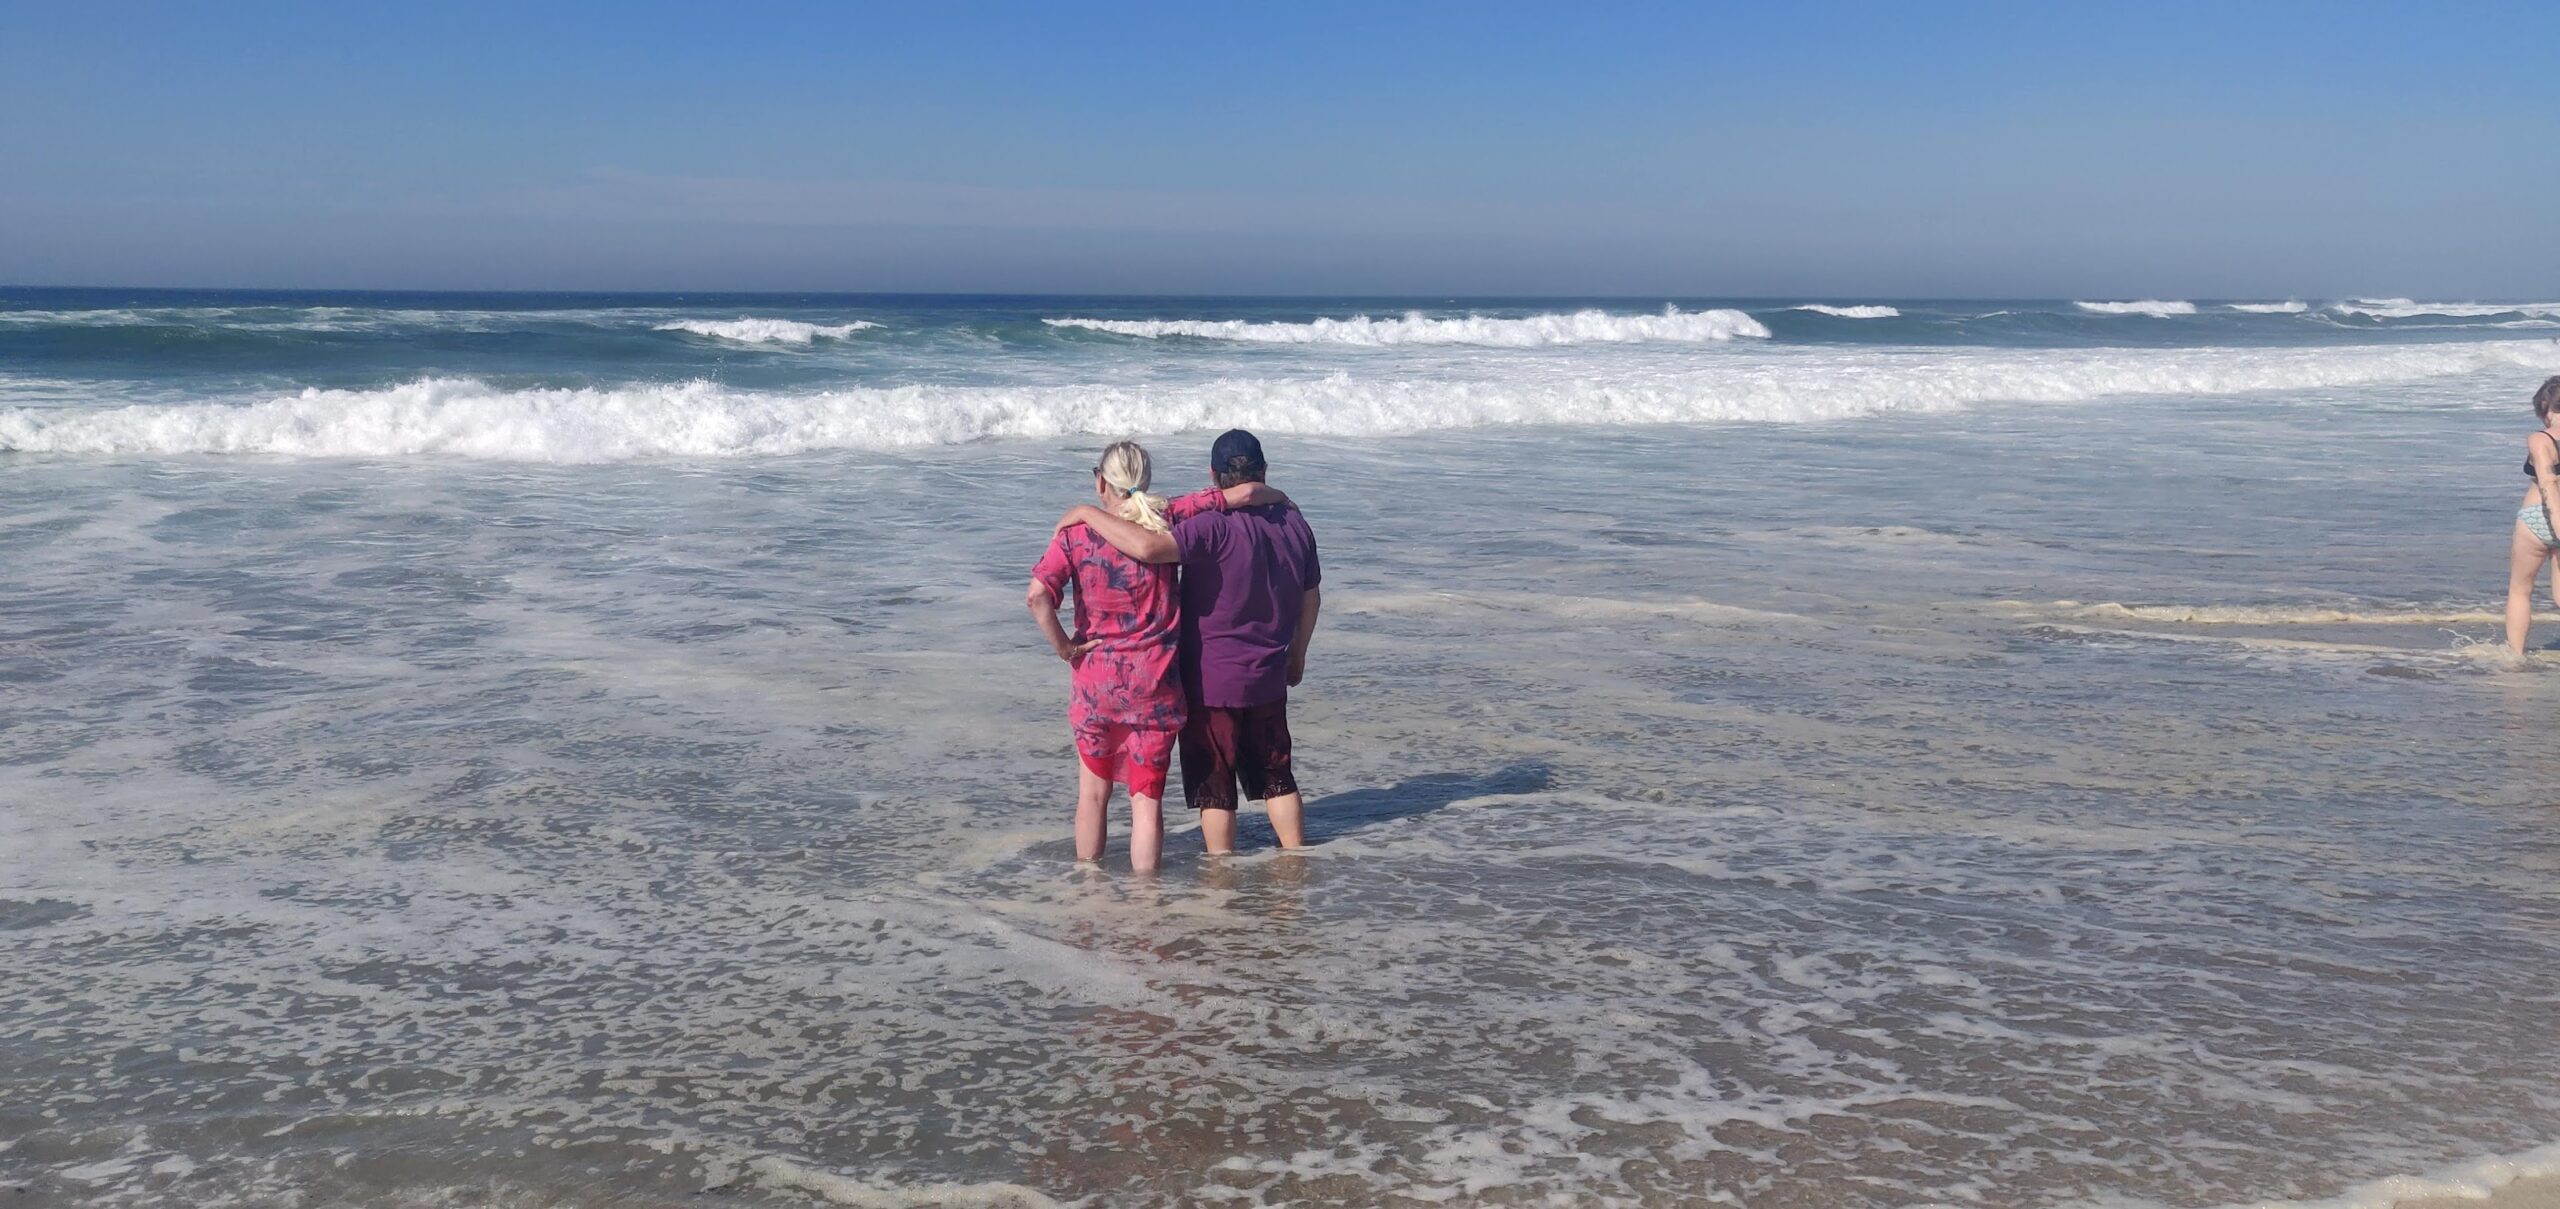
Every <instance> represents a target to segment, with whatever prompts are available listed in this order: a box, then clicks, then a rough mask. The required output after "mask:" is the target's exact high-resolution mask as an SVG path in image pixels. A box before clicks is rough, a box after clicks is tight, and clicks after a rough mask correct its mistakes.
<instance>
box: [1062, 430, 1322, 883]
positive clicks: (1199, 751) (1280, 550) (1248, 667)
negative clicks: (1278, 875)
mask: <svg viewBox="0 0 2560 1209" xmlns="http://www.w3.org/2000/svg"><path fill="white" fill-rule="evenodd" d="M1267 470H1268V467H1267V465H1266V464H1265V463H1264V461H1263V458H1262V442H1260V441H1258V440H1256V439H1254V435H1253V434H1252V433H1249V432H1246V431H1245V430H1243V429H1241V428H1237V429H1230V430H1228V431H1227V432H1226V433H1224V434H1222V435H1221V436H1219V438H1218V440H1217V443H1216V444H1214V445H1212V446H1211V447H1210V449H1209V473H1210V475H1211V476H1212V477H1213V478H1214V479H1215V481H1216V483H1217V485H1218V486H1219V487H1220V488H1227V487H1233V486H1236V485H1237V484H1240V483H1259V482H1261V481H1263V475H1264V474H1265V473H1266V471H1267ZM1069 516H1070V517H1071V518H1073V519H1076V520H1081V521H1083V522H1084V523H1085V524H1087V525H1089V526H1091V527H1092V528H1093V531H1094V532H1095V533H1098V534H1100V535H1101V536H1102V538H1103V540H1105V541H1108V542H1110V543H1111V544H1112V545H1114V546H1117V547H1119V548H1120V550H1121V552H1123V553H1125V554H1127V555H1129V556H1130V557H1132V558H1136V559H1139V560H1141V561H1145V562H1153V563H1169V562H1179V563H1181V564H1182V681H1183V688H1184V690H1185V691H1186V692H1187V693H1188V694H1189V696H1190V698H1191V702H1190V704H1191V712H1190V716H1189V720H1188V721H1187V722H1185V723H1184V724H1183V728H1182V738H1181V750H1182V790H1183V796H1184V797H1185V798H1186V799H1187V800H1188V801H1189V802H1190V803H1191V808H1192V809H1194V810H1197V811H1199V812H1200V833H1201V837H1202V838H1203V839H1204V840H1206V841H1207V844H1208V848H1209V851H1210V852H1212V853H1227V852H1233V851H1235V846H1236V803H1237V801H1238V794H1237V785H1238V782H1242V785H1243V795H1242V796H1244V797H1249V798H1257V799H1260V800H1261V802H1262V804H1263V808H1264V809H1265V810H1267V811H1269V812H1270V814H1271V829H1272V830H1273V831H1275V832H1277V833H1279V836H1280V846H1281V847H1283V848H1296V847H1300V846H1302V845H1303V844H1304V843H1305V842H1306V840H1305V833H1304V830H1303V826H1302V823H1301V815H1302V807H1303V802H1302V801H1301V799H1300V798H1299V796H1298V780H1297V777H1296V776H1295V775H1294V773H1293V772H1292V771H1291V768H1290V762H1289V690H1290V688H1291V687H1293V686H1295V685H1296V684H1297V683H1298V679H1299V677H1301V676H1303V675H1305V674H1306V670H1307V643H1308V641H1309V640H1310V639H1311V638H1313V637H1314V636H1315V629H1316V611H1317V608H1318V606H1319V605H1320V604H1321V603H1322V602H1323V595H1322V593H1321V592H1319V591H1318V590H1317V585H1318V583H1319V582H1320V581H1321V580H1322V579H1323V577H1324V572H1323V568H1322V566H1321V565H1320V564H1319V563H1318V562H1317V560H1316V535H1315V532H1314V531H1313V530H1311V529H1309V528H1308V527H1307V518H1306V517H1305V516H1303V515H1301V514H1300V513H1299V512H1298V510H1297V509H1296V508H1293V507H1290V506H1287V505H1278V504H1275V505H1271V506H1268V507H1261V508H1240V509H1236V510H1234V511H1230V512H1203V513H1201V514H1199V515H1197V516H1194V517H1191V518H1189V519H1187V520H1185V521H1183V522H1181V523H1180V524H1177V525H1175V526H1174V527H1173V532H1171V533H1152V532H1149V531H1147V530H1145V529H1142V528H1139V527H1138V526H1137V525H1135V524H1132V523H1130V522H1128V521H1125V520H1122V519H1121V518H1119V517H1117V516H1113V515H1111V514H1109V513H1106V512H1104V511H1102V510H1101V509H1098V508H1092V507H1089V506H1088V507H1086V508H1081V509H1078V510H1077V511H1076V512H1073V513H1070V514H1069Z"/></svg>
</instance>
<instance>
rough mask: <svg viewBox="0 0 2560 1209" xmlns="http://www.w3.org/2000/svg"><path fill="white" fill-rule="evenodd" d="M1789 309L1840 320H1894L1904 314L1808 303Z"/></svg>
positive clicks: (1887, 309)
mask: <svg viewBox="0 0 2560 1209" xmlns="http://www.w3.org/2000/svg"><path fill="white" fill-rule="evenodd" d="M1789 309H1790V310H1798V311H1811V312H1813V313H1814V314H1817V315H1830V316H1832V317H1834V318H1838V319H1894V318H1899V317H1900V316H1901V314H1902V312H1901V311H1899V310H1897V309H1895V308H1893V307H1889V306H1825V305H1823V304H1822V303H1819V302H1808V303H1805V304H1804V305H1802V306H1798V307H1791V308H1789Z"/></svg>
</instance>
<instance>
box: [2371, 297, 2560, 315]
mask: <svg viewBox="0 0 2560 1209" xmlns="http://www.w3.org/2000/svg"><path fill="white" fill-rule="evenodd" d="M2329 309H2330V310H2333V311H2336V312H2337V313H2339V314H2341V315H2362V316H2365V317H2366V318H2369V319H2415V318H2418V317H2420V316H2425V315H2433V316H2442V317H2444V318H2447V319H2485V318H2488V317H2490V316H2492V315H2523V316H2527V317H2530V318H2537V319H2550V318H2560V302H2414V301H2411V300H2410V299H2407V298H2354V299H2349V300H2348V301H2345V302H2340V303H2336V304H2334V305H2332V306H2331V307H2330V308H2329Z"/></svg>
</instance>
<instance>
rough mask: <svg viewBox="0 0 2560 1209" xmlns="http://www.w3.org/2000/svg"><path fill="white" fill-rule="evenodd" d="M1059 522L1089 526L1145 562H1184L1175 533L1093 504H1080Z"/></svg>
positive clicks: (1114, 545) (1129, 554)
mask: <svg viewBox="0 0 2560 1209" xmlns="http://www.w3.org/2000/svg"><path fill="white" fill-rule="evenodd" d="M1058 524H1059V525H1060V526H1061V527H1064V526H1066V525H1070V524H1082V525H1085V526H1086V527H1088V528H1090V529H1092V530H1093V531H1094V532H1095V533H1096V534H1098V535H1100V536H1101V538H1102V540H1104V541H1107V542H1109V543H1111V544H1112V546H1113V547H1115V548H1117V549H1118V550H1119V551H1120V552H1121V553H1122V554H1126V555H1128V556H1129V557H1131V558H1134V559H1137V560H1138V561H1139V562H1142V563H1172V562H1181V561H1182V547H1181V546H1179V545H1177V544H1175V542H1174V540H1173V535H1172V534H1170V533H1158V532H1156V531H1154V530H1152V529H1145V528H1141V527H1139V526H1138V524H1137V523H1136V522H1134V521H1128V520H1123V519H1121V518H1120V517H1117V516H1113V515H1112V514H1110V513H1108V512H1105V511H1103V510H1102V509H1100V508H1096V507H1094V506H1093V505H1091V504H1079V505H1077V506H1076V507H1075V508H1074V509H1072V510H1070V511H1069V512H1068V513H1067V514H1066V516H1064V517H1062V518H1060V519H1059V521H1058Z"/></svg>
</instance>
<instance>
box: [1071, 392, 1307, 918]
mask: <svg viewBox="0 0 2560 1209" xmlns="http://www.w3.org/2000/svg"><path fill="white" fill-rule="evenodd" d="M1152 478H1153V466H1152V464H1151V462H1150V460H1149V459H1148V457H1147V451H1146V450H1145V449H1144V448H1143V447H1141V446H1139V445H1138V443H1137V442H1135V441H1122V442H1120V443H1118V444H1116V445H1113V446H1111V447H1110V448H1108V449H1105V450H1103V451H1102V460H1101V461H1100V462H1098V463H1096V464H1095V465H1094V468H1093V491H1094V494H1095V495H1096V496H1098V497H1100V499H1101V506H1102V507H1103V508H1105V509H1107V510H1109V511H1110V512H1111V513H1112V514H1113V515H1116V516H1119V517H1122V518H1124V519H1126V520H1128V521H1130V522H1131V523H1133V524H1136V525H1139V526H1141V527H1144V528H1147V529H1151V530H1154V531H1156V532H1158V533H1162V532H1167V531H1169V530H1170V529H1171V528H1172V527H1173V523H1174V522H1175V521H1178V520H1181V519H1182V518H1184V517H1187V516H1190V515H1192V514H1194V513H1197V512H1202V511H1208V510H1214V509H1225V508H1229V507H1238V508H1241V507H1250V506H1255V505H1260V504H1275V503H1284V502H1286V501H1287V499H1288V497H1287V496H1285V495H1282V494H1281V493H1279V492H1277V491H1274V490H1272V489H1271V488H1269V487H1266V486H1264V485H1262V484H1260V483H1246V484H1243V485H1241V486H1238V487H1233V488H1230V489H1228V490H1227V491H1225V492H1220V491H1218V490H1216V489H1215V488H1212V489H1209V490H1206V491H1199V492H1195V493H1193V494H1191V495H1187V496H1184V497H1182V498H1181V499H1178V500H1170V501H1168V500H1166V499H1165V498H1164V497H1163V496H1159V495H1153V494H1150V493H1149V492H1148V491H1147V486H1148V483H1149V481H1150V480H1151V479H1152ZM1178 574H1179V573H1178V572H1177V570H1176V569H1175V568H1174V567H1173V566H1171V565H1167V564H1154V563H1143V562H1139V561H1138V560H1136V559H1134V558H1131V557H1129V556H1128V555H1126V554H1122V553H1121V552H1119V551H1118V550H1116V549H1113V548H1112V546H1111V543H1109V542H1106V541H1104V540H1102V539H1101V538H1100V537H1098V536H1096V535H1095V534H1094V532H1093V530H1091V529H1088V528H1086V527H1084V526H1083V525H1067V526H1064V527H1061V528H1060V529H1059V530H1058V531H1057V533H1056V534H1055V535H1054V536H1053V537H1052V538H1051V539H1050V541H1049V550H1048V552H1047V553H1045V554H1043V555H1041V556H1040V562H1039V564H1038V565H1037V566H1034V567H1033V568H1031V591H1030V597H1029V603H1030V606H1031V619H1032V621H1034V622H1035V623H1037V624H1038V625H1039V627H1040V632H1041V633H1043V634H1045V635H1047V636H1048V639H1049V647H1050V649H1051V650H1054V651H1056V652H1057V653H1058V658H1060V659H1063V660H1065V661H1066V662H1067V664H1068V665H1069V666H1070V667H1073V668H1074V669H1075V676H1074V688H1073V690H1072V691H1071V692H1070V693H1069V695H1068V698H1067V723H1068V725H1069V726H1070V727H1072V728H1073V729H1074V731H1075V741H1076V757H1077V760H1078V762H1079V763H1080V765H1081V768H1080V770H1079V772H1078V774H1077V783H1076V859H1077V860H1080V861H1098V860H1100V859H1102V845H1103V839H1104V837H1105V835H1106V834H1107V833H1108V831H1109V810H1110V806H1111V787H1112V786H1113V785H1114V784H1120V785H1126V786H1128V787H1129V867H1130V868H1132V869H1138V870H1148V869H1153V868H1155V867H1156V862H1157V859H1158V857H1159V855H1160V854H1161V853H1162V852H1163V849H1164V813H1163V801H1164V782H1165V774H1166V772H1167V770H1168V769H1170V768H1171V767H1172V763H1173V747H1174V739H1175V736H1177V735H1178V734H1180V733H1181V730H1182V721H1183V717H1184V715H1185V713H1186V708H1185V705H1184V702H1183V695H1182V675H1181V671H1180V669H1179V665H1178V660H1177V650H1178V646H1179V641H1180V633H1181V619H1182V615H1181V608H1182V592H1181V585H1180V580H1179V579H1178ZM1070 585H1072V586H1073V589H1074V592H1075V609H1076V613H1075V620H1076V628H1075V633H1074V635H1073V636H1072V637H1071V636H1069V634H1068V633H1067V630H1066V628H1065V627H1064V626H1062V625H1060V624H1059V622H1058V606H1059V604H1060V603H1061V602H1063V601H1064V600H1065V599H1066V598H1067V592H1068V589H1069V587H1070Z"/></svg>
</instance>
